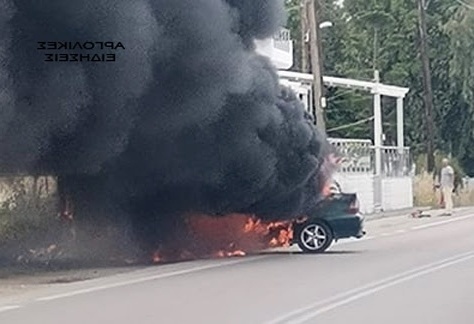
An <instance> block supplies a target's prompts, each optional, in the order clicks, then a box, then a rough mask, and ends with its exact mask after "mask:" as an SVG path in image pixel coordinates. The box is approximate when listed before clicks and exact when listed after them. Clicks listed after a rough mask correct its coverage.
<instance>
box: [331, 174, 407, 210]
mask: <svg viewBox="0 0 474 324" xmlns="http://www.w3.org/2000/svg"><path fill="white" fill-rule="evenodd" d="M334 179H335V180H336V181H337V182H338V183H339V184H340V185H341V189H342V191H343V192H347V193H356V194H357V196H358V198H359V202H360V210H361V212H362V213H364V214H370V213H373V212H374V176H373V175H372V174H369V173H342V172H339V173H336V174H335V175H334ZM411 207H413V179H412V178H410V177H402V178H383V180H382V208H383V210H384V211H391V210H397V209H405V208H411Z"/></svg>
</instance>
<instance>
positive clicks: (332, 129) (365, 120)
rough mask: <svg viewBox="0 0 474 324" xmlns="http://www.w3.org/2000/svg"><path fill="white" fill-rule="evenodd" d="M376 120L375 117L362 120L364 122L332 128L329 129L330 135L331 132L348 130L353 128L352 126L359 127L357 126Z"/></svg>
mask: <svg viewBox="0 0 474 324" xmlns="http://www.w3.org/2000/svg"><path fill="white" fill-rule="evenodd" d="M373 119H374V116H371V117H369V118H366V119H362V120H359V121H356V122H354V123H350V124H346V125H342V126H338V127H334V128H331V129H328V133H329V132H335V131H338V130H341V129H346V128H349V127H352V126H357V125H360V124H364V123H366V122H368V121H371V120H373Z"/></svg>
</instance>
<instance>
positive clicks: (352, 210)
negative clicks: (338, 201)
mask: <svg viewBox="0 0 474 324" xmlns="http://www.w3.org/2000/svg"><path fill="white" fill-rule="evenodd" d="M359 208H360V205H359V199H357V198H355V199H354V201H353V202H352V203H351V204H350V206H349V213H350V214H357V213H358V212H359Z"/></svg>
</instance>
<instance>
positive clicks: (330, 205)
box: [292, 191, 365, 253]
mask: <svg viewBox="0 0 474 324" xmlns="http://www.w3.org/2000/svg"><path fill="white" fill-rule="evenodd" d="M293 229H294V231H293V233H294V234H293V240H292V244H297V245H298V246H299V247H300V249H301V250H303V251H304V252H306V253H321V252H324V251H326V250H327V249H328V248H329V246H330V245H331V244H332V243H333V242H334V241H337V240H339V239H344V238H351V237H355V238H361V237H363V236H364V235H365V231H364V217H363V216H362V215H361V214H360V213H359V201H358V198H357V194H354V193H341V192H336V191H333V192H332V193H331V194H330V195H329V196H328V197H326V198H325V199H323V200H322V201H320V202H319V203H318V204H317V206H316V207H315V208H314V209H313V210H312V211H311V212H310V213H309V215H307V218H305V220H304V221H300V222H295V223H294V225H293Z"/></svg>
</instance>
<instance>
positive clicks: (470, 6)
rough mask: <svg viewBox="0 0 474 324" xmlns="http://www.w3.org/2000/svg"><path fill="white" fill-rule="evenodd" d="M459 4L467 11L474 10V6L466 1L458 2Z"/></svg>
mask: <svg viewBox="0 0 474 324" xmlns="http://www.w3.org/2000/svg"><path fill="white" fill-rule="evenodd" d="M456 2H457V3H459V4H460V5H461V6H463V7H464V8H466V9H469V10H474V6H473V5H470V4H468V3H465V2H464V1H462V0H456Z"/></svg>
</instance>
